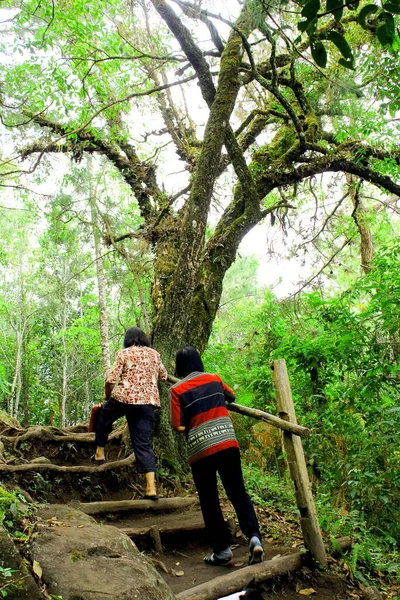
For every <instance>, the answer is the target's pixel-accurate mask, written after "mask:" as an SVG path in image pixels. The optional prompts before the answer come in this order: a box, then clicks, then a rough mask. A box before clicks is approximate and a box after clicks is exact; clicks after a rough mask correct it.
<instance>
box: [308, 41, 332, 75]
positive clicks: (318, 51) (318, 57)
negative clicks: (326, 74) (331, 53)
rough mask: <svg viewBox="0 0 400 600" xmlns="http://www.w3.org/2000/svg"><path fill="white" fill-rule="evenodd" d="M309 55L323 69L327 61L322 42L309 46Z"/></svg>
mask: <svg viewBox="0 0 400 600" xmlns="http://www.w3.org/2000/svg"><path fill="white" fill-rule="evenodd" d="M311 55H312V57H313V59H314V60H315V62H316V64H317V65H318V66H319V67H321V68H322V69H324V68H325V67H326V63H327V60H328V54H327V52H326V49H325V46H324V45H323V43H322V42H314V43H313V44H312V45H311Z"/></svg>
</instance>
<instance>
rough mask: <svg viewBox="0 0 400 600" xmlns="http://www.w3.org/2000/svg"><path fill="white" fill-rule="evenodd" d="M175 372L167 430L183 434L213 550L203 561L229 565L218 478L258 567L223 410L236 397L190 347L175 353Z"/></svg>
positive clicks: (255, 536) (249, 510)
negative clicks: (176, 381) (175, 381)
mask: <svg viewBox="0 0 400 600" xmlns="http://www.w3.org/2000/svg"><path fill="white" fill-rule="evenodd" d="M175 371H176V376H177V377H179V378H181V381H179V382H178V383H176V384H175V385H173V386H172V387H171V425H172V427H173V428H174V429H175V430H176V431H180V432H185V433H186V438H187V449H188V461H189V464H190V467H191V469H192V473H193V479H194V483H195V486H196V489H197V492H198V494H199V500H200V506H201V511H202V514H203V519H204V523H205V526H206V531H207V533H208V535H209V537H210V539H211V543H212V546H213V552H212V554H211V555H210V556H207V557H206V558H205V559H204V561H205V562H206V563H207V564H210V565H227V564H228V563H229V562H230V561H231V559H232V550H231V548H230V533H229V530H228V527H227V525H226V523H225V520H224V517H223V514H222V510H221V506H220V503H219V496H218V487H217V474H219V476H220V478H221V481H222V484H223V486H224V488H225V491H226V494H227V496H228V498H229V500H230V501H231V502H232V504H233V507H234V509H235V511H236V514H237V517H238V520H239V525H240V528H241V530H242V532H243V534H244V535H246V536H247V538H248V539H249V564H254V563H257V562H261V561H262V560H263V556H264V551H263V547H262V544H261V535H260V529H259V525H258V521H257V517H256V514H255V511H254V507H253V504H252V502H251V500H250V497H249V495H248V494H247V493H246V489H245V486H244V482H243V475H242V466H241V462H240V452H239V444H238V442H237V439H236V435H235V430H234V428H233V425H232V421H231V419H230V417H229V413H228V410H227V408H226V404H225V403H226V402H234V400H235V395H234V393H233V391H232V390H231V389H230V388H229V387H228V386H227V385H226V384H225V383H224V382H223V381H222V379H221V378H220V377H219V376H218V375H214V374H211V373H205V372H204V366H203V362H202V360H201V358H200V354H199V353H198V351H197V350H196V349H195V348H193V347H192V346H186V347H185V348H181V349H180V350H178V352H177V354H176V359H175Z"/></svg>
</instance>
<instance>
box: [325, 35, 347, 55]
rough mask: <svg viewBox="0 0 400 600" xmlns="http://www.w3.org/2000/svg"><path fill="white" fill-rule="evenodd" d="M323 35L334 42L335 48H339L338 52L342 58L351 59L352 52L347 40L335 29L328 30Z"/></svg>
mask: <svg viewBox="0 0 400 600" xmlns="http://www.w3.org/2000/svg"><path fill="white" fill-rule="evenodd" d="M324 37H325V39H327V40H329V41H330V42H332V43H333V44H335V46H336V48H337V49H338V50H339V52H340V53H341V54H342V56H343V57H344V58H347V59H353V53H352V51H351V48H350V46H349V44H348V42H347V40H346V39H345V38H344V37H343V36H342V34H341V33H338V32H337V31H328V33H327V34H326V35H325V36H324Z"/></svg>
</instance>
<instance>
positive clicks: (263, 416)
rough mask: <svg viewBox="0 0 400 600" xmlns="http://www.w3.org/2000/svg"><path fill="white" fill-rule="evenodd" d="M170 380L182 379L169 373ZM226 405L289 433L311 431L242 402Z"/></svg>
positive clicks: (173, 381)
mask: <svg viewBox="0 0 400 600" xmlns="http://www.w3.org/2000/svg"><path fill="white" fill-rule="evenodd" d="M168 381H169V382H170V383H178V382H179V381H180V380H179V379H177V378H176V377H174V376H173V375H168ZM226 407H227V409H228V410H230V411H232V412H236V413H239V414H241V415H246V416H247V417H252V418H253V419H260V420H261V421H265V422H266V423H269V424H270V425H273V426H274V427H278V428H279V429H283V430H284V431H289V433H293V434H294V435H298V436H300V437H303V438H306V437H308V436H309V435H310V433H311V430H310V429H308V427H303V426H302V425H297V424H295V423H290V422H289V421H285V420H284V419H281V418H280V417H276V416H275V415H271V414H270V413H268V412H265V411H264V410H259V409H258V408H252V407H250V406H243V405H242V404H236V402H232V403H231V404H227V406H226Z"/></svg>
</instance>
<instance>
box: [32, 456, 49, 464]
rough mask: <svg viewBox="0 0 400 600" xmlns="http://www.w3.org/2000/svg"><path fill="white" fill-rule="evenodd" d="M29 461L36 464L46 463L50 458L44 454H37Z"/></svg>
mask: <svg viewBox="0 0 400 600" xmlns="http://www.w3.org/2000/svg"><path fill="white" fill-rule="evenodd" d="M31 463H34V464H36V465H48V464H50V463H51V460H50V459H49V458H47V457H46V456H37V457H36V458H32V460H31Z"/></svg>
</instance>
